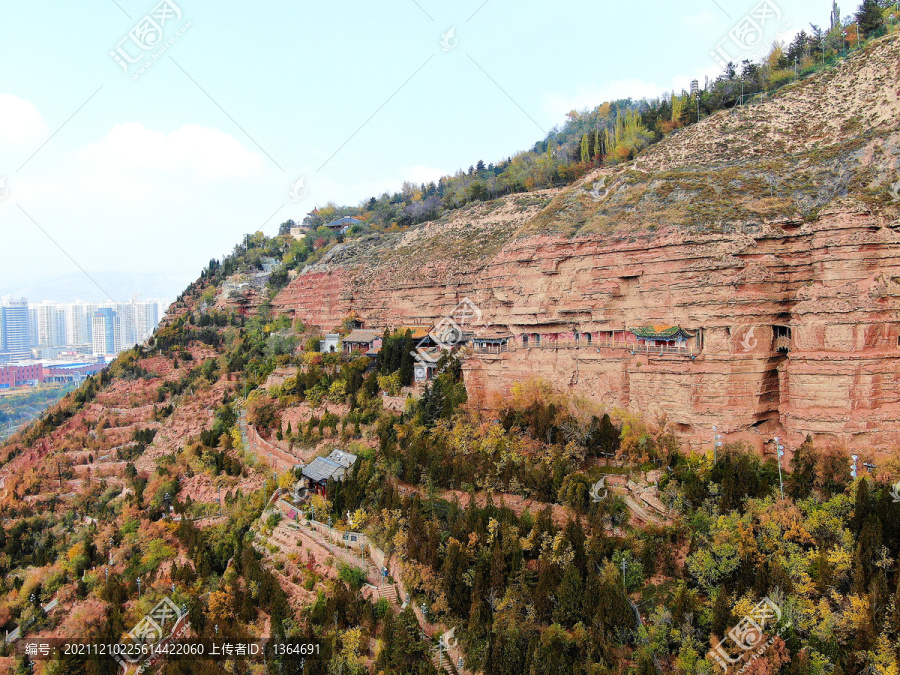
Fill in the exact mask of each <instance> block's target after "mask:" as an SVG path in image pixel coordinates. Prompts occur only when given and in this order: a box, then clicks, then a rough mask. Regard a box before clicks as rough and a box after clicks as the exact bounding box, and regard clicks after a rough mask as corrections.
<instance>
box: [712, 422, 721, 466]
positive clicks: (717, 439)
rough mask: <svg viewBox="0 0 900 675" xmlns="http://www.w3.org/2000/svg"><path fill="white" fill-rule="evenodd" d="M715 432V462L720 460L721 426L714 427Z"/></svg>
mask: <svg viewBox="0 0 900 675" xmlns="http://www.w3.org/2000/svg"><path fill="white" fill-rule="evenodd" d="M713 434H715V439H714V440H713V464H715V463H717V462H718V461H719V448H720V447H722V435H721V434H720V433H719V427H713Z"/></svg>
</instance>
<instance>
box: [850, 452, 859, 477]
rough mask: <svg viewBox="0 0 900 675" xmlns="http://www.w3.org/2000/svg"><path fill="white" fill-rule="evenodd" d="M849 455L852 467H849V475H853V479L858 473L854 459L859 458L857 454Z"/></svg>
mask: <svg viewBox="0 0 900 675" xmlns="http://www.w3.org/2000/svg"><path fill="white" fill-rule="evenodd" d="M850 457H851V461H852V468H851V469H850V475H851V476H853V478H854V479H855V478H856V476H857V473H858V472H857V470H856V460H858V459H859V455H850Z"/></svg>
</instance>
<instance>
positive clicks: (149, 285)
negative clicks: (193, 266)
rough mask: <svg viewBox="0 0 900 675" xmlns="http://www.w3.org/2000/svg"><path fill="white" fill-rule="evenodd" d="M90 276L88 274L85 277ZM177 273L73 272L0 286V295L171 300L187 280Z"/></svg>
mask: <svg viewBox="0 0 900 675" xmlns="http://www.w3.org/2000/svg"><path fill="white" fill-rule="evenodd" d="M88 275H90V276H88ZM190 281H191V280H190V279H187V278H184V277H182V276H179V275H176V274H153V273H137V272H135V273H129V272H94V271H88V274H87V275H86V274H84V273H83V272H72V273H70V274H66V275H63V276H61V277H56V278H54V279H49V280H46V281H35V282H32V283H27V284H22V285H21V286H7V287H2V288H0V297H2V296H4V295H12V296H13V297H15V298H22V297H24V298H28V299H29V300H30V301H32V302H41V301H43V300H49V301H52V302H76V301H83V302H109V301H110V300H114V301H116V302H126V301H128V300H131V298H132V297H134V296H135V295H140V296H141V298H142V299H144V300H147V299H172V298H174V297H176V296H177V295H178V294H179V293H181V291H183V290H184V287H185V286H186V285H187V284H189V283H190Z"/></svg>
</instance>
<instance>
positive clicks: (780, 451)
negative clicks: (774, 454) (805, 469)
mask: <svg viewBox="0 0 900 675" xmlns="http://www.w3.org/2000/svg"><path fill="white" fill-rule="evenodd" d="M775 449H776V450H777V451H778V484H779V485H780V486H781V498H782V499H784V480H782V478H781V458H782V457H784V446H783V445H782V444H781V441H780V440H779V439H778V436H776V437H775Z"/></svg>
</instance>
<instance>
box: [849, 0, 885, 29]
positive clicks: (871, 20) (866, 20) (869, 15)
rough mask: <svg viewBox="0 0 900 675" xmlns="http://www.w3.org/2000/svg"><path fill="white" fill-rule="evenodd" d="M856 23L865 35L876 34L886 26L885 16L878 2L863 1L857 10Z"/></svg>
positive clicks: (875, 0) (874, 0)
mask: <svg viewBox="0 0 900 675" xmlns="http://www.w3.org/2000/svg"><path fill="white" fill-rule="evenodd" d="M856 23H857V24H859V29H860V31H862V33H863V34H864V35H869V34H871V33H874V32H875V31H877V30H878V29H879V28H881V27H882V26H884V15H883V14H882V11H881V6H880V5H879V4H878V0H863V2H862V4H861V5H860V6H859V9H857V10H856Z"/></svg>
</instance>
